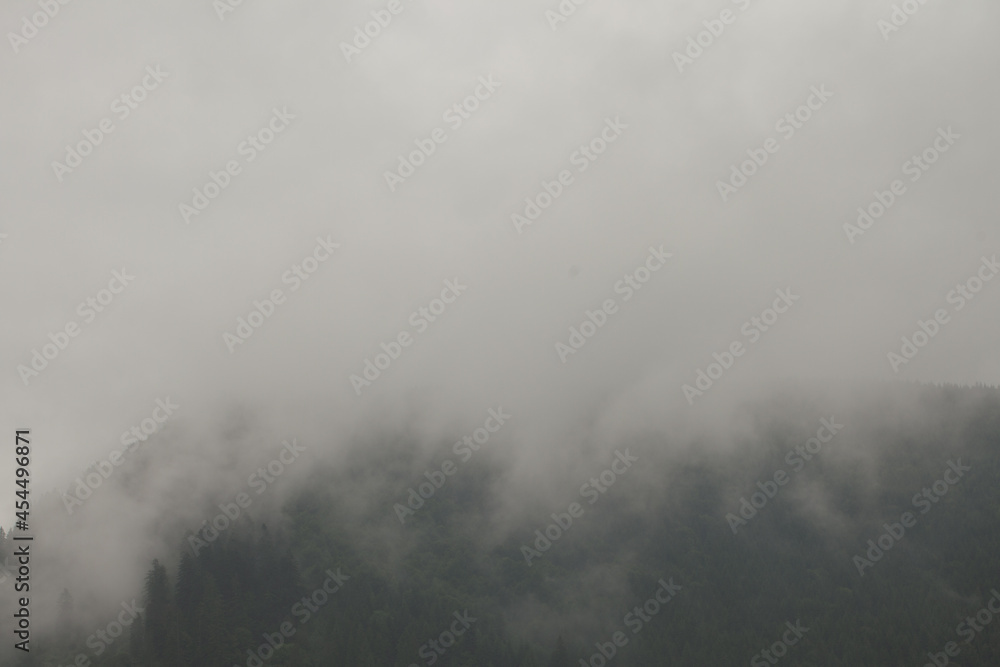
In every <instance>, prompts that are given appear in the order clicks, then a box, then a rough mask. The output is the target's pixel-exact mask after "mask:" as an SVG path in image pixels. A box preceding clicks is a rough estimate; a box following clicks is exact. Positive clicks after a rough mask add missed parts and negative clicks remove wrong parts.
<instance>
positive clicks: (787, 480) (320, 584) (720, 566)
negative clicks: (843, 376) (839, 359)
mask: <svg viewBox="0 0 1000 667" xmlns="http://www.w3.org/2000/svg"><path fill="white" fill-rule="evenodd" d="M893 391H897V392H899V393H900V394H901V395H902V394H905V395H906V396H907V398H908V399H909V398H912V399H913V401H914V402H913V404H915V405H917V406H919V408H918V409H917V410H915V411H904V410H903V409H902V408H899V410H898V411H895V412H894V410H895V408H893V406H895V405H897V403H896V401H895V400H894V398H895V397H894V396H892V395H891V392H889V393H890V395H889V396H887V397H886V398H885V399H884V402H882V403H878V404H873V405H870V406H867V407H865V408H863V409H859V410H858V411H856V412H855V413H853V414H850V413H848V414H836V415H834V414H824V413H819V412H817V413H815V414H814V413H812V412H810V413H808V414H807V415H806V416H805V417H802V415H801V414H799V413H797V414H796V415H795V416H794V418H786V417H784V416H780V415H781V414H782V413H781V412H780V409H789V410H796V411H797V410H799V409H800V407H799V406H796V405H785V404H781V405H777V406H771V407H774V408H778V409H779V412H777V413H774V412H767V414H765V413H764V411H762V412H761V413H760V418H759V420H758V422H757V424H758V425H757V428H756V429H755V433H756V435H755V436H754V437H752V438H748V439H746V441H744V442H740V443H737V446H736V447H734V448H732V449H728V450H725V451H722V450H719V449H717V448H713V447H711V446H709V444H710V443H705V442H697V441H694V442H690V443H664V442H662V441H657V440H656V439H649V440H641V441H637V442H635V443H633V444H630V445H628V449H629V450H630V455H631V456H632V457H635V458H637V459H638V461H639V462H638V463H636V464H635V465H634V467H632V468H627V467H626V466H625V464H624V463H621V464H619V465H618V466H617V468H616V469H617V471H619V472H618V473H617V477H616V479H617V481H616V482H615V483H614V484H613V485H610V486H608V487H607V488H606V489H605V491H603V492H601V493H600V495H597V494H594V496H595V497H596V501H595V502H593V504H590V503H589V500H588V499H587V498H588V496H587V495H579V494H577V493H576V490H575V489H569V490H568V492H567V494H566V503H564V504H562V505H561V506H558V505H556V506H544V507H543V506H539V507H537V508H528V509H526V510H525V511H524V512H523V514H519V515H517V518H516V519H509V518H507V519H504V520H501V518H500V514H501V512H500V510H499V507H500V505H499V502H498V498H497V497H496V494H497V493H499V491H498V489H501V488H503V480H504V479H505V477H506V475H507V474H508V473H509V471H508V470H507V469H506V468H505V466H504V464H503V458H502V457H501V456H491V457H482V458H481V459H477V460H474V461H473V462H472V463H470V464H469V467H468V469H466V470H463V471H461V474H457V475H455V476H454V477H452V478H449V480H448V483H447V485H445V486H443V488H441V489H440V490H438V491H437V493H435V494H434V496H433V497H431V498H430V499H428V500H426V501H425V505H424V506H423V507H421V508H419V510H417V511H415V512H413V513H412V516H411V515H406V516H405V521H404V522H402V524H401V523H400V521H399V519H398V514H397V512H395V511H394V505H395V504H396V503H400V502H405V495H402V496H401V495H400V491H399V490H400V489H401V488H402V489H406V488H409V487H411V486H413V485H414V484H415V482H414V480H413V479H412V478H411V477H409V476H405V477H399V478H397V477H396V476H395V475H394V473H393V472H392V471H393V470H394V469H395V468H394V466H393V464H392V462H393V461H398V460H400V459H401V458H402V459H404V460H405V459H406V458H407V457H408V456H412V454H410V453H408V451H407V449H406V446H405V443H400V444H398V445H392V446H388V445H386V446H385V447H381V448H372V447H364V448H358V449H357V450H356V451H355V453H354V454H353V455H352V457H351V460H350V461H349V462H348V464H347V465H342V466H341V467H339V468H333V467H330V466H317V467H316V468H315V470H313V471H312V473H311V476H310V480H309V483H308V484H306V485H302V486H301V487H300V488H298V489H297V491H296V493H295V497H294V500H293V501H291V502H289V503H288V504H286V506H285V507H284V508H283V519H282V520H281V521H279V522H278V523H277V525H275V524H274V523H272V524H271V525H265V523H264V522H261V521H259V520H257V519H256V518H254V517H253V515H252V514H250V513H245V514H244V515H243V516H241V517H240V518H239V519H238V520H237V522H236V525H235V526H234V527H232V528H230V529H228V530H224V531H222V532H221V533H220V534H219V536H218V538H217V539H216V540H215V541H213V542H211V543H210V544H208V543H206V544H198V543H197V542H194V541H192V540H191V539H190V536H189V539H186V540H184V541H183V543H179V544H178V545H177V548H176V550H175V551H173V552H171V553H163V554H162V557H161V558H159V559H158V560H157V562H154V563H152V564H150V565H149V573H148V576H147V578H146V585H145V590H143V591H136V598H137V600H139V606H140V607H142V611H141V613H140V614H139V616H138V618H137V619H136V621H135V622H133V623H130V625H129V626H128V627H127V628H126V630H125V632H124V634H123V636H122V637H121V638H119V639H118V640H116V641H113V643H111V644H110V645H107V646H106V647H105V648H102V651H101V655H99V656H97V655H95V648H94V647H95V646H101V645H102V642H101V640H99V639H98V640H96V641H95V639H94V637H93V636H91V633H94V632H95V630H96V629H97V628H98V627H102V628H103V626H104V623H105V621H104V620H100V619H88V620H80V619H79V618H78V617H77V615H76V614H75V613H74V605H75V604H76V603H75V602H74V599H73V590H72V589H70V590H68V591H66V593H65V594H64V596H63V598H62V599H61V601H60V604H61V605H63V607H64V608H65V614H64V617H63V618H62V620H61V621H60V627H59V628H58V630H57V631H55V632H53V633H52V634H51V636H48V637H39V638H38V640H37V646H35V647H33V650H32V652H31V654H30V658H28V657H24V658H19V659H18V660H17V661H15V662H10V661H8V664H18V665H70V664H74V663H73V660H74V659H75V657H76V656H77V655H79V654H81V653H82V654H85V655H86V656H87V660H89V661H91V662H90V663H89V664H93V665H98V666H104V665H114V666H118V667H125V666H129V665H132V666H148V667H154V666H157V667H159V666H163V667H167V666H170V667H173V666H175V665H190V666H195V667H201V666H222V665H226V666H229V665H248V666H253V665H258V666H259V665H271V666H275V667H277V666H279V665H280V666H288V667H292V666H294V667H307V666H316V667H319V666H324V667H325V666H328V665H351V666H352V667H365V666H379V667H388V666H399V667H407V666H409V665H432V664H435V665H440V666H442V667H459V666H466V667H515V666H532V665H535V666H538V667H545V666H549V667H570V666H573V667H575V666H576V665H587V664H590V665H594V666H599V665H603V664H605V663H606V662H607V663H608V664H616V665H620V666H622V667H633V666H634V667H640V666H641V667H649V666H653V665H671V666H678V665H679V666H690V667H696V666H697V667H702V666H704V665H747V664H750V665H754V666H756V665H769V664H776V663H778V662H780V663H781V664H787V665H801V666H804V667H806V666H808V667H813V666H815V667H836V666H844V667H847V666H850V667H866V666H867V667H876V666H877V667H887V666H895V665H923V664H925V663H928V661H930V660H931V657H929V655H928V654H936V655H938V656H939V657H938V658H936V659H937V660H939V661H941V662H939V663H938V664H945V662H943V660H944V659H945V658H947V659H948V660H950V661H951V662H950V663H949V664H958V665H965V666H972V665H982V666H987V665H990V666H995V665H996V664H998V661H1000V618H994V616H995V614H993V612H992V611H990V610H989V605H990V604H992V605H993V607H994V608H995V609H1000V593H998V592H997V591H1000V484H998V483H997V480H998V478H1000V395H998V392H997V391H996V390H994V389H986V388H962V389H960V388H955V387H912V386H907V387H902V388H897V389H894V390H893ZM775 414H777V415H779V416H777V417H776V416H775ZM821 419H822V420H825V421H821ZM824 425H825V427H826V428H825V429H824V428H823V426H824ZM813 437H815V440H814V441H810V440H809V439H810V438H813ZM824 440H825V442H824ZM668 444H669V445H671V446H670V447H668V446H667V445H668ZM796 447H799V449H796ZM625 449H626V447H625V446H624V445H623V446H622V447H619V448H618V450H619V451H622V452H624V451H625ZM602 457H603V455H602ZM611 462H612V458H609V457H603V458H600V459H599V460H596V461H595V468H594V469H595V471H596V470H600V469H601V468H605V467H608V466H610V465H611ZM612 469H615V468H612ZM375 471H379V472H378V473H377V474H376V472H375ZM779 471H782V472H783V474H778V473H779ZM598 479H600V477H598ZM781 480H784V482H782V481H781ZM362 491H364V499H363V500H359V498H360V497H361V494H362ZM754 494H758V495H756V496H754ZM744 498H745V499H746V500H747V502H746V503H743V502H742V501H741V499H744ZM401 499H402V500H401ZM574 500H576V501H577V502H579V503H580V505H581V507H582V508H583V510H582V513H580V512H578V513H577V514H578V516H577V517H576V518H573V517H569V518H571V519H572V525H571V526H567V527H566V528H565V529H560V530H559V531H556V530H551V531H549V532H550V534H551V535H556V534H557V533H559V534H558V537H555V538H554V539H549V538H545V539H541V538H540V537H539V535H540V534H541V535H544V532H540V533H539V534H536V533H535V530H536V529H541V531H544V530H545V527H546V526H548V525H550V524H554V523H556V522H557V521H563V522H564V523H565V522H566V518H565V517H563V516H562V514H563V513H566V514H570V513H572V509H570V508H568V505H569V504H570V502H572V501H574ZM748 508H752V509H748ZM907 513H908V514H907ZM553 514H555V515H556V517H555V518H553V516H552V515H553ZM522 517H529V518H528V519H527V520H525V519H523V518H522ZM511 522H513V523H514V524H515V525H511ZM907 524H908V525H907ZM501 527H502V528H501ZM546 540H547V541H548V542H547V543H548V544H549V545H550V546H548V547H546V546H545V545H546ZM869 540H871V543H869ZM2 544H3V546H2V549H3V554H5V555H9V554H10V553H11V552H12V545H11V542H10V541H9V540H7V541H4V542H2ZM526 548H527V549H529V550H526ZM532 550H533V551H534V553H536V554H537V555H535V556H533V555H532ZM195 552H197V555H194V554H195ZM0 560H2V555H0ZM529 561H530V563H529ZM2 585H3V586H5V587H6V586H8V583H6V582H5V583H3V584H2ZM320 593H322V594H320ZM5 594H6V593H5ZM991 599H992V600H994V601H993V602H992V603H991ZM983 609H987V611H986V612H983V611H981V610H983ZM977 614H979V616H978V617H977ZM88 637H90V640H89V644H88ZM949 642H953V644H949ZM269 644H270V645H273V646H278V647H279V648H277V649H276V650H273V649H271V648H270V646H269ZM763 651H767V654H764V653H762V652H763ZM947 651H950V653H947ZM601 653H603V654H604V655H605V656H608V658H607V659H606V658H605V657H604V656H602V655H601ZM948 656H950V657H948ZM80 664H82V663H80ZM932 664H933V663H932Z"/></svg>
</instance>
